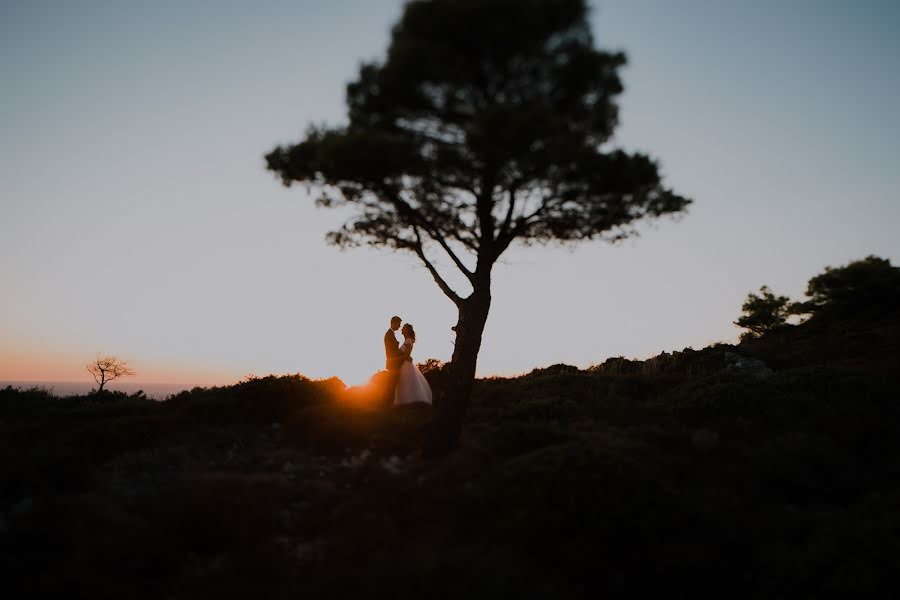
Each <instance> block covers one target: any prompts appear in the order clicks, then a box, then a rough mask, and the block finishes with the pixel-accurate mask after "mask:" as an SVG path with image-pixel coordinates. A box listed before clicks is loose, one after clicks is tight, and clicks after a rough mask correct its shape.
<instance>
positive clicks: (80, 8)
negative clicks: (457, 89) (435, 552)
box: [0, 0, 900, 383]
mask: <svg viewBox="0 0 900 600" xmlns="http://www.w3.org/2000/svg"><path fill="white" fill-rule="evenodd" d="M593 7H594V10H593V12H592V16H591V22H592V26H593V28H594V32H595V35H596V41H597V44H598V46H600V47H603V48H611V49H622V50H624V51H625V52H626V53H627V55H628V57H629V64H628V66H627V67H626V68H625V69H624V70H623V72H622V75H623V79H624V82H625V88H626V90H625V93H624V94H623V95H622V97H621V102H620V104H621V117H622V123H621V126H620V128H619V130H618V132H617V135H616V137H615V139H614V141H613V145H616V146H621V147H624V148H625V149H628V150H642V151H646V152H649V153H650V154H652V155H653V156H655V157H656V158H658V159H659V160H660V162H661V164H662V172H663V174H664V176H665V180H666V182H667V184H669V185H671V186H672V187H673V188H675V189H676V190H677V191H678V192H680V193H682V194H684V195H687V196H689V197H691V198H693V199H694V204H693V205H692V207H691V210H690V212H689V214H687V215H686V216H685V217H684V218H682V219H680V220H679V221H677V222H675V221H671V220H662V221H659V222H656V223H653V224H648V225H647V226H644V227H642V228H641V230H642V235H641V236H640V237H638V238H635V239H633V240H629V241H626V242H624V243H622V244H619V245H616V246H610V245H605V244H601V243H592V244H587V245H583V246H581V247H579V248H578V249H576V250H575V251H574V252H570V251H568V250H561V249H552V248H541V247H532V248H527V249H522V248H516V249H513V250H511V251H510V252H509V253H508V255H505V256H504V260H503V264H501V265H500V266H499V267H498V268H497V270H496V272H495V277H494V294H493V296H494V303H493V306H492V312H491V316H490V319H489V321H488V325H487V328H486V331H485V338H484V346H483V349H482V353H481V357H480V361H479V373H480V374H482V375H487V374H492V373H502V374H511V373H517V372H523V371H528V370H530V369H531V368H533V367H535V366H542V365H547V364H552V363H556V362H567V363H571V364H576V365H579V366H587V365H589V364H594V363H597V362H601V361H602V360H604V359H605V358H607V357H609V356H617V355H624V356H636V357H646V356H651V355H653V354H656V353H658V352H660V351H663V350H667V351H672V350H680V349H682V348H684V347H686V346H693V347H695V348H699V347H702V346H704V345H706V344H708V343H710V342H713V341H733V340H735V339H736V337H737V334H738V333H739V332H738V330H737V329H736V328H735V327H734V326H733V325H732V323H731V322H732V321H733V320H734V319H735V318H736V317H737V316H738V314H739V312H740V305H741V303H742V301H743V299H744V297H745V296H746V294H747V293H748V292H750V291H754V290H756V289H758V288H759V286H760V285H762V284H764V283H766V284H769V285H770V286H771V287H773V288H774V289H775V290H776V291H777V292H779V293H783V294H788V295H791V296H793V297H795V298H799V297H800V296H801V294H802V291H803V289H804V287H805V283H806V281H807V280H808V279H809V278H810V277H811V276H812V275H814V274H816V273H818V272H820V271H821V270H822V269H823V268H824V267H825V266H826V265H835V266H836V265H839V264H845V263H847V262H848V261H850V260H853V259H857V258H862V257H864V256H866V255H868V254H876V255H879V256H882V257H886V258H890V259H891V260H892V261H893V262H894V263H895V264H896V263H897V262H898V259H900V241H898V236H896V234H895V233H894V230H895V229H896V228H897V225H898V223H900V198H898V191H897V190H898V189H900V119H898V118H897V116H896V106H897V105H898V104H900V75H898V69H897V68H896V65H897V63H898V59H900V42H898V41H897V36H896V35H895V33H896V31H898V30H900V4H897V3H893V2H884V1H874V0H869V1H862V2H857V3H850V2H835V1H820V2H812V1H803V0H792V1H789V2H775V1H765V2H754V3H748V2H732V1H712V0H710V1H702V2H701V1H685V2H678V3H673V2H666V1H662V0H659V1H651V0H641V1H634V0H631V1H627V0H616V1H611V0H609V1H607V0H597V1H596V2H594V3H593ZM401 9H402V2H399V1H393V0H368V1H365V0H341V1H340V2H328V1H325V0H322V1H295V2H280V1H278V2H277V1H268V0H265V1H258V2H253V3H248V2H212V1H207V2H200V1H194V2H154V3H138V2H100V1H93V0H86V1H84V2H78V3H74V2H62V1H58V2H40V1H38V2H34V1H29V2H25V1H14V2H10V1H3V2H2V3H0V82H2V84H0V281H2V282H3V293H2V294H0V379H7V380H8V379H34V380H66V379H80V378H83V377H84V376H86V373H85V372H84V371H83V365H84V363H85V362H87V361H88V360H89V359H90V358H91V357H92V356H94V355H95V354H96V353H97V352H107V353H117V354H120V355H122V356H123V357H126V358H128V359H129V360H130V361H131V362H132V364H133V365H134V368H135V370H136V371H137V372H138V377H136V378H135V381H147V382H154V381H156V382H165V381H170V382H186V383H213V382H220V383H226V382H230V381H234V380H236V379H238V378H240V377H241V376H243V375H245V374H248V373H255V374H258V375H261V374H266V373H269V372H274V373H289V372H302V373H306V374H308V375H310V376H315V377H325V376H329V375H332V374H336V375H339V376H341V377H343V378H344V379H345V380H347V381H350V382H355V381H360V380H362V379H364V378H365V377H366V376H367V375H368V374H371V373H372V372H374V371H375V370H377V369H378V368H380V366H381V365H382V363H383V357H382V352H383V351H382V348H381V334H382V333H383V331H384V329H385V328H386V321H387V318H388V317H389V316H390V315H391V314H394V313H398V314H400V315H401V316H402V317H404V318H405V319H406V320H408V321H411V322H412V323H414V324H415V325H416V329H417V331H418V334H419V343H418V345H417V348H416V355H417V358H420V359H424V358H426V357H428V356H434V357H437V358H441V359H447V358H449V356H450V353H451V351H452V339H453V338H452V332H451V331H450V329H449V328H450V326H451V325H453V324H454V323H455V320H456V319H455V313H454V307H453V306H452V305H451V304H450V303H449V302H448V301H447V300H446V299H445V298H444V297H443V295H442V294H441V293H440V291H439V290H438V289H437V288H436V287H435V286H434V284H433V282H432V281H431V279H430V278H429V277H428V275H427V273H426V272H425V271H424V270H423V269H422V268H420V267H419V266H418V265H417V263H416V262H415V260H414V259H413V258H412V257H406V256H405V255H397V254H390V253H381V252H377V251H374V250H358V251H349V252H339V251H338V250H336V249H335V248H333V247H330V246H327V245H325V242H324V233H325V232H326V231H327V230H329V229H331V228H333V227H334V226H336V225H337V224H339V223H340V219H341V215H340V214H335V213H331V212H327V211H321V210H316V209H315V208H314V207H313V206H312V205H311V202H309V200H308V198H307V197H306V195H305V193H304V192H303V190H302V189H299V188H297V187H294V188H291V189H285V188H283V187H281V186H280V184H279V183H278V182H277V181H276V180H275V179H274V178H273V177H272V176H271V174H269V173H267V172H266V171H265V170H264V163H263V158H262V157H263V155H264V154H265V153H266V152H267V151H268V150H269V149H271V148H272V147H273V146H274V145H276V144H278V143H285V142H292V141H296V140H298V139H299V138H300V137H301V135H302V132H303V131H304V130H305V128H306V126H307V124H309V123H312V122H316V123H319V122H325V123H330V124H339V123H340V122H341V121H342V120H343V119H344V116H345V108H344V103H343V100H344V98H343V94H344V86H345V85H346V83H347V82H348V81H350V80H351V79H352V78H353V77H354V76H355V73H356V69H357V68H358V65H359V63H360V61H362V60H371V59H377V58H379V57H381V56H383V53H384V51H385V49H386V47H387V44H388V41H389V29H390V26H391V25H392V23H393V22H395V21H396V19H397V18H398V16H399V14H400V11H401Z"/></svg>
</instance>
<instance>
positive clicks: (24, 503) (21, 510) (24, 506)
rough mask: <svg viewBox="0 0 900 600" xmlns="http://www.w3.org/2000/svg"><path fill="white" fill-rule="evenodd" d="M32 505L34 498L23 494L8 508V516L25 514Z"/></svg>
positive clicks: (17, 516)
mask: <svg viewBox="0 0 900 600" xmlns="http://www.w3.org/2000/svg"><path fill="white" fill-rule="evenodd" d="M33 507H34V498H32V497H31V496H25V497H24V498H22V499H21V500H19V501H18V502H16V503H15V504H13V507H12V508H11V509H9V516H10V518H12V519H18V518H20V517H23V516H25V515H26V514H28V512H29V511H30V510H31V509H32V508H33Z"/></svg>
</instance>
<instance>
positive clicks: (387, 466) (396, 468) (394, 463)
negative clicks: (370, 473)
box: [381, 455, 403, 475]
mask: <svg viewBox="0 0 900 600" xmlns="http://www.w3.org/2000/svg"><path fill="white" fill-rule="evenodd" d="M381 468H382V469H384V470H385V471H387V472H388V473H390V474H392V475H399V474H400V473H402V472H403V466H402V463H401V462H400V458H399V457H398V456H397V455H393V456H391V457H390V458H383V459H381Z"/></svg>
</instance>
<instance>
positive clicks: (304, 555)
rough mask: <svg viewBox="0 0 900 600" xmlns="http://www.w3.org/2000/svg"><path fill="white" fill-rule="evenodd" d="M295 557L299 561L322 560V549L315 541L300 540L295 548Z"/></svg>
mask: <svg viewBox="0 0 900 600" xmlns="http://www.w3.org/2000/svg"><path fill="white" fill-rule="evenodd" d="M294 557H296V559H297V560H299V561H303V562H306V561H311V560H322V558H323V556H322V549H321V548H320V547H319V545H318V544H316V543H313V542H300V543H299V544H297V546H296V547H295V548H294Z"/></svg>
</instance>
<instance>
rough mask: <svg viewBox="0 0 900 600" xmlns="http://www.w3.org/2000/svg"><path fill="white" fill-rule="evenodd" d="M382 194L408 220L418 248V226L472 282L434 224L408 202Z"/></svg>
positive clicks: (419, 240) (389, 194) (467, 271)
mask: <svg viewBox="0 0 900 600" xmlns="http://www.w3.org/2000/svg"><path fill="white" fill-rule="evenodd" d="M384 194H385V196H386V197H387V198H388V199H389V200H390V202H391V203H393V204H394V206H395V207H396V208H397V211H398V212H399V213H400V214H402V215H405V216H407V217H408V218H409V219H410V225H411V226H412V228H413V230H414V232H415V234H416V239H417V240H418V242H419V246H420V247H421V246H422V240H421V236H420V234H419V231H418V226H421V227H422V228H423V229H424V230H425V232H426V233H428V237H430V238H431V239H433V240H434V241H435V242H437V243H438V245H440V247H441V248H443V249H444V251H445V252H446V253H447V256H449V257H450V260H452V261H453V264H454V265H456V268H458V269H459V270H460V271H461V272H462V274H463V275H465V276H466V279H468V280H469V281H470V282H472V281H473V280H474V278H475V274H474V273H473V272H472V271H470V270H469V269H468V268H467V267H466V265H465V263H463V261H462V260H460V258H459V256H457V254H456V253H455V252H454V251H453V249H452V248H451V247H450V246H449V245H448V244H447V240H446V239H444V236H443V235H441V232H440V231H439V230H438V228H437V227H435V225H434V224H432V223H431V222H430V221H429V220H428V219H426V218H425V217H424V216H423V215H422V213H420V212H419V211H417V210H416V209H414V208H413V207H412V206H410V205H409V203H408V202H406V201H405V200H403V199H402V198H400V197H399V196H398V195H396V194H394V193H392V192H388V191H385V192H384ZM463 244H465V242H463ZM420 258H421V257H420ZM429 264H430V263H429ZM457 297H459V296H457Z"/></svg>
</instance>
